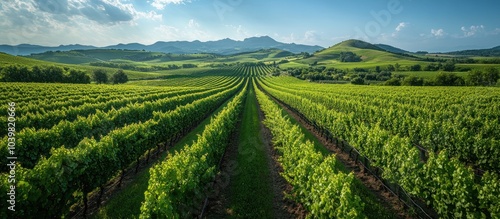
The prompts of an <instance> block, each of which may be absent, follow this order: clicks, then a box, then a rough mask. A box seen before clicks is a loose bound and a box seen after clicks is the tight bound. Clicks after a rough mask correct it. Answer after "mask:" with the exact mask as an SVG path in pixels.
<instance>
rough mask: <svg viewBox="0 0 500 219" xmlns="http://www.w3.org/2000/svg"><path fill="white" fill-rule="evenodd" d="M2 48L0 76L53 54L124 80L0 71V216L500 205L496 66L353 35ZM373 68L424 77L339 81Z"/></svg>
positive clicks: (367, 214)
mask: <svg viewBox="0 0 500 219" xmlns="http://www.w3.org/2000/svg"><path fill="white" fill-rule="evenodd" d="M0 56H1V57H2V59H1V60H2V61H1V65H0V72H3V73H2V77H4V76H5V75H6V74H7V73H8V72H6V71H7V70H6V69H11V68H9V67H7V66H18V67H19V68H17V67H16V69H26V71H29V72H30V74H33V73H34V72H36V71H34V70H33V69H37V67H35V66H54V67H53V68H59V69H61V71H62V72H63V73H62V74H63V75H65V76H67V75H66V74H68V73H69V72H70V71H71V69H78V70H79V71H80V72H83V73H84V74H87V75H89V77H90V76H93V75H92V73H93V72H94V71H95V70H102V71H103V72H104V73H105V74H107V75H108V76H110V75H112V74H113V72H115V71H117V70H122V69H123V68H125V69H124V70H123V72H125V74H126V75H127V76H128V79H129V80H128V82H126V83H124V84H113V85H111V84H105V83H98V82H97V81H93V82H92V83H89V84H70V83H36V82H35V81H32V82H14V81H13V82H0V92H1V93H2V97H1V99H2V101H1V103H2V105H1V106H0V108H1V111H3V112H7V113H8V114H7V115H5V116H4V117H3V118H7V119H3V120H2V121H0V123H1V124H2V127H9V128H4V129H1V130H0V135H1V136H0V137H1V138H2V141H1V142H0V157H5V158H8V157H10V158H9V159H1V160H0V162H1V166H2V167H1V168H0V170H1V172H0V178H1V179H0V180H1V181H2V183H1V186H0V187H1V189H2V191H14V192H15V207H16V211H15V212H14V213H11V212H10V211H9V212H6V211H1V212H0V218H11V217H14V218H36V217H38V218H54V217H77V218H81V217H91V218H113V217H121V218H191V217H199V216H201V217H204V218H289V217H305V216H311V217H313V218H414V217H422V218H436V217H442V218H464V217H470V218H496V217H500V205H499V204H498V203H500V199H499V197H500V187H499V185H500V181H499V180H500V179H499V174H500V172H498V170H499V167H500V159H499V157H500V145H499V141H500V139H499V136H500V123H499V118H500V90H499V88H498V86H497V85H498V82H497V81H498V78H495V77H494V76H495V72H496V75H497V76H496V77H498V69H499V65H498V64H484V63H480V60H481V59H476V61H475V62H476V63H469V64H466V63H463V62H465V61H464V60H462V59H452V58H445V59H443V60H437V61H436V60H430V61H429V60H426V59H424V58H422V57H420V56H417V55H415V56H413V55H407V56H405V55H401V54H394V53H389V52H387V51H383V50H382V49H381V48H378V47H375V46H374V45H371V44H368V43H364V42H361V41H355V40H350V41H346V42H343V43H340V44H338V45H335V46H332V47H330V48H327V49H324V50H322V51H318V52H316V53H315V54H312V55H311V54H293V53H290V52H286V51H283V50H279V49H263V50H258V51H255V52H243V53H239V54H234V55H214V54H181V55H179V54H165V53H159V52H147V51H139V50H138V51H135V50H88V51H86V50H82V51H69V52H47V53H43V54H34V55H30V56H26V57H18V56H10V55H7V54H0ZM79 57H80V58H79ZM81 57H84V58H81ZM346 59H353V60H356V62H344V61H345V60H346ZM478 60H479V61H478ZM394 65H396V66H397V70H396V69H392V68H395V67H394ZM416 65H418V66H420V67H422V69H417V70H415V69H413V68H415V66H416ZM451 65H453V67H454V69H453V71H448V70H449V69H447V66H451ZM429 66H430V67H429ZM425 67H427V68H434V67H435V68H436V70H423V68H425ZM12 69H14V68H12ZM41 69H42V70H43V69H51V67H47V68H45V67H43V68H41ZM318 69H319V70H318ZM455 70H456V71H455ZM458 70H461V71H458ZM47 72H49V71H48V70H47ZM295 73H297V74H295ZM490 73H491V74H490ZM440 75H452V76H456V77H455V79H456V78H460V79H461V80H460V81H461V82H462V83H461V84H453V83H452V84H450V86H436V85H441V84H439V77H440ZM478 75H479V79H478V81H473V79H475V78H474V77H473V76H478ZM485 75H486V76H491V77H486V76H485ZM483 76H485V77H483ZM315 77H317V78H322V77H326V78H327V79H324V78H323V80H319V79H318V80H316V79H315ZM370 77H373V80H374V81H376V80H378V81H377V82H378V85H387V83H385V80H387V81H388V80H400V81H404V78H409V77H414V78H423V80H425V81H426V83H423V84H420V85H419V86H414V85H411V86H410V85H409V86H377V85H376V83H373V84H371V85H366V84H365V85H355V84H354V83H352V84H351V81H352V80H353V79H354V78H360V79H362V80H367V81H368V80H371V79H369V78H370ZM381 78H382V79H381ZM301 79H307V80H301ZM379 79H380V80H379ZM317 81H322V82H330V83H316V82H317ZM341 83H344V84H341ZM472 83H477V84H472ZM403 85H404V83H403ZM422 85H426V86H422ZM452 85H453V86H454V85H460V86H454V87H451V86H452ZM465 85H467V86H465ZM473 85H482V86H473ZM13 161H14V163H15V165H11V164H12V163H13ZM13 178H15V182H13V181H12V179H13ZM11 185H15V188H14V189H12V187H10V186H11ZM1 197H2V199H4V200H9V198H10V197H11V195H10V194H7V193H5V192H3V193H2V195H1ZM2 203H3V204H2V205H1V207H2V208H5V209H6V208H7V207H8V206H7V205H10V203H9V202H2ZM119 206H120V207H119ZM122 206H123V207H122Z"/></svg>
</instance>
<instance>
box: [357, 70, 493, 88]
mask: <svg viewBox="0 0 500 219" xmlns="http://www.w3.org/2000/svg"><path fill="white" fill-rule="evenodd" d="M499 79H500V72H499V71H498V69H496V68H487V69H485V70H482V71H481V70H477V69H475V70H473V71H471V72H469V73H468V74H467V75H466V76H465V77H462V76H459V75H457V74H455V73H451V72H440V73H438V74H437V75H436V77H435V78H434V79H433V80H432V79H424V78H422V77H416V76H409V77H404V76H401V75H397V76H395V77H393V78H391V79H389V80H387V81H386V82H384V85H388V86H400V85H403V86H496V85H500V81H499ZM353 83H354V82H353Z"/></svg>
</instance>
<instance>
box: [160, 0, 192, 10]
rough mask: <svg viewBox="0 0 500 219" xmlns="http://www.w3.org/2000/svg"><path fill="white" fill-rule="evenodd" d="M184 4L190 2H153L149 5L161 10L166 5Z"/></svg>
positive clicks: (165, 0) (186, 0) (162, 0)
mask: <svg viewBox="0 0 500 219" xmlns="http://www.w3.org/2000/svg"><path fill="white" fill-rule="evenodd" d="M185 2H191V0H154V1H153V3H151V5H152V6H153V7H155V8H156V9H158V10H163V9H164V8H165V6H167V5H168V4H183V3H185Z"/></svg>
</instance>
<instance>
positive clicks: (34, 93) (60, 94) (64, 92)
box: [0, 82, 178, 106]
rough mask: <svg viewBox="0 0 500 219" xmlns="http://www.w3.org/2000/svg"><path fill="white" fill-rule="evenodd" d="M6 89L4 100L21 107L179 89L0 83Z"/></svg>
mask: <svg viewBox="0 0 500 219" xmlns="http://www.w3.org/2000/svg"><path fill="white" fill-rule="evenodd" d="M0 85H5V86H1V87H4V88H5V89H3V90H2V91H0V93H2V94H6V95H5V96H2V97H1V99H2V100H5V101H6V100H9V101H15V102H16V103H18V104H19V105H25V106H27V105H28V104H29V103H32V104H38V103H42V104H44V105H46V103H45V102H46V101H45V100H47V99H50V100H53V101H73V100H78V99H81V98H82V97H94V98H95V97H99V96H106V95H110V94H113V95H114V94H117V95H124V96H129V95H137V94H143V95H147V94H153V93H164V92H168V91H172V90H178V88H168V87H163V88H147V89H145V88H144V87H137V86H128V85H127V86H122V85H91V86H89V85H76V84H71V85H70V84H52V83H49V84H41V83H17V82H9V83H0Z"/></svg>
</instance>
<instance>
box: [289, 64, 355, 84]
mask: <svg viewBox="0 0 500 219" xmlns="http://www.w3.org/2000/svg"><path fill="white" fill-rule="evenodd" d="M286 72H287V73H288V74H289V75H291V76H294V77H297V78H300V79H303V80H311V81H319V80H343V78H344V76H345V75H347V71H345V70H342V69H337V68H333V67H332V68H326V67H325V66H314V67H313V66H311V67H309V68H288V69H286Z"/></svg>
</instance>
